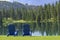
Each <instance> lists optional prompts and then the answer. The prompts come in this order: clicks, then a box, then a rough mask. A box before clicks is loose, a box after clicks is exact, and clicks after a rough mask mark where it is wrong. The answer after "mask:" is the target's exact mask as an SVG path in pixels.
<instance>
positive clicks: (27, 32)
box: [23, 24, 31, 36]
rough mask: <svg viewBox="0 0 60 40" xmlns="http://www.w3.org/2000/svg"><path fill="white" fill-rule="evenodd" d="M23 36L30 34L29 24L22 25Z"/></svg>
mask: <svg viewBox="0 0 60 40" xmlns="http://www.w3.org/2000/svg"><path fill="white" fill-rule="evenodd" d="M23 36H31V30H30V25H29V24H24V25H23Z"/></svg>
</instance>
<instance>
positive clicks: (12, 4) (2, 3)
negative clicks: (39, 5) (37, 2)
mask: <svg viewBox="0 0 60 40" xmlns="http://www.w3.org/2000/svg"><path fill="white" fill-rule="evenodd" d="M11 7H13V8H14V9H16V8H22V7H23V8H31V9H33V8H35V7H36V6H33V5H24V4H21V3H19V2H7V1H0V9H2V8H5V9H10V8H11Z"/></svg>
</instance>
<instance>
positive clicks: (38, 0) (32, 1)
mask: <svg viewBox="0 0 60 40" xmlns="http://www.w3.org/2000/svg"><path fill="white" fill-rule="evenodd" d="M0 1H1V0H0ZM2 1H10V2H13V1H17V2H20V3H23V4H26V3H28V4H29V5H44V4H48V3H50V4H52V3H56V1H58V0H2Z"/></svg>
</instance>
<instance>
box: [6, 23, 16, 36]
mask: <svg viewBox="0 0 60 40" xmlns="http://www.w3.org/2000/svg"><path fill="white" fill-rule="evenodd" d="M16 34H17V33H16V30H15V25H14V24H10V25H8V34H7V36H9V35H14V36H15V35H16Z"/></svg>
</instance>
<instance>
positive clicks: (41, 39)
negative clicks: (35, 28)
mask: <svg viewBox="0 0 60 40" xmlns="http://www.w3.org/2000/svg"><path fill="white" fill-rule="evenodd" d="M0 40H60V36H24V37H23V36H15V37H14V36H9V37H7V36H0Z"/></svg>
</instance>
